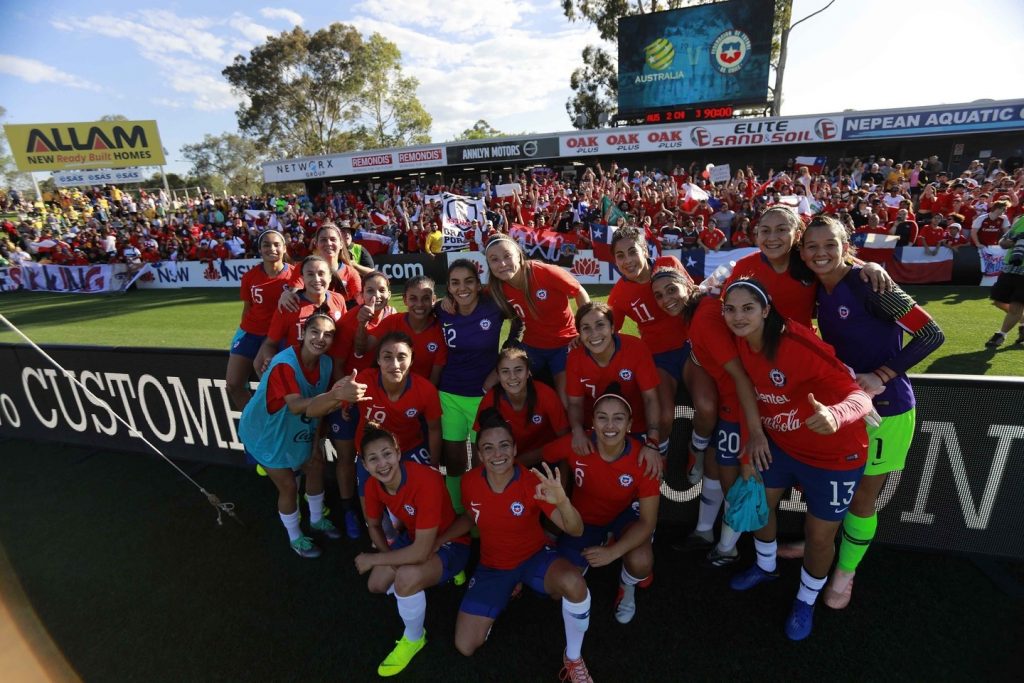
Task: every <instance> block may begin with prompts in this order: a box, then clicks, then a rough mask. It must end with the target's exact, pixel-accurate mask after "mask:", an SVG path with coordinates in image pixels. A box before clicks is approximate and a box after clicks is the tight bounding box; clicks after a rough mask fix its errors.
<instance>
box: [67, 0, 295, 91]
mask: <svg viewBox="0 0 1024 683" xmlns="http://www.w3.org/2000/svg"><path fill="white" fill-rule="evenodd" d="M52 25H53V26H54V27H55V28H57V29H59V30H62V31H70V32H78V33H82V34H86V35H90V36H96V35H99V36H103V37H104V38H112V39H115V40H123V41H127V42H129V43H131V44H133V45H134V46H135V48H136V50H137V51H138V54H139V56H141V57H142V58H143V59H146V60H148V61H150V62H152V63H153V64H154V66H155V68H156V70H157V71H158V74H159V76H158V79H157V80H158V82H159V83H161V84H162V85H163V87H164V88H165V89H166V90H167V91H168V94H170V95H172V96H170V97H167V96H163V95H161V96H157V97H156V98H152V99H150V102H152V103H154V104H157V105H159V106H167V107H175V108H177V107H183V106H188V107H192V108H194V109H198V110H200V111H218V110H224V109H234V108H235V107H237V105H238V102H239V98H238V97H236V96H235V95H234V94H233V93H232V92H231V86H230V85H229V84H228V82H227V81H226V80H225V79H224V77H223V76H222V75H221V70H222V69H223V68H224V66H226V65H227V64H230V63H231V61H232V59H233V57H234V55H235V54H238V53H240V52H246V51H248V50H249V49H251V47H252V46H253V45H254V44H255V43H257V42H262V41H263V40H264V39H265V38H266V36H267V35H269V34H273V33H275V31H274V30H273V29H269V28H267V27H265V26H261V25H260V24H258V23H256V22H254V21H252V20H251V19H250V18H248V17H246V16H245V15H243V14H239V13H236V14H234V15H232V16H231V17H229V18H226V19H225V18H218V19H211V18H208V17H185V16H180V15H177V14H175V13H173V12H169V11H167V10H140V11H137V12H131V13H126V14H124V15H121V16H113V15H92V16H88V17H84V18H80V17H64V18H62V19H60V20H57V21H54V22H52ZM236 31H237V32H238V33H240V34H241V37H240V36H238V35H237V34H236V33H235V32H236ZM175 94H179V95H180V96H174V95H175Z"/></svg>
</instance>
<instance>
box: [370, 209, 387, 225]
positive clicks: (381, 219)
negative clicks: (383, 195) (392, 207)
mask: <svg viewBox="0 0 1024 683" xmlns="http://www.w3.org/2000/svg"><path fill="white" fill-rule="evenodd" d="M370 222H371V223H373V224H374V225H376V226H377V227H378V228H379V227H382V226H385V225H387V224H388V223H390V222H391V219H390V218H388V217H387V216H386V215H385V214H383V213H381V212H380V211H371V212H370Z"/></svg>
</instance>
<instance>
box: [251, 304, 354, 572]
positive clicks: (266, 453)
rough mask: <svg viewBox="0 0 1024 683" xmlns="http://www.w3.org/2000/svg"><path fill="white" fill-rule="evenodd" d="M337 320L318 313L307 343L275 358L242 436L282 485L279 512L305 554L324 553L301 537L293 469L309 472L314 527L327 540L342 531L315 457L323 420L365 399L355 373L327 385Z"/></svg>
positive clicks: (307, 329) (308, 324)
mask: <svg viewBox="0 0 1024 683" xmlns="http://www.w3.org/2000/svg"><path fill="white" fill-rule="evenodd" d="M334 332H335V324H334V320H332V319H331V317H330V316H329V315H325V314H323V313H314V314H313V315H311V316H309V317H308V318H307V319H306V321H305V323H304V325H303V330H302V342H301V343H300V344H298V345H296V346H289V347H287V348H286V349H285V350H284V351H281V352H280V353H278V354H277V355H276V356H274V357H273V358H272V359H271V360H270V363H269V365H268V366H267V371H266V372H264V373H263V377H262V378H261V379H260V385H259V387H258V388H257V389H256V394H255V395H254V396H253V397H252V400H250V401H249V403H248V404H246V406H245V410H243V411H242V417H241V419H240V420H239V423H238V435H239V436H240V437H241V439H242V443H244V444H245V449H246V451H248V453H249V454H250V455H251V456H252V457H253V459H254V460H256V462H258V463H259V464H260V465H262V466H263V467H264V468H265V469H266V471H267V475H268V476H269V477H270V480H271V481H273V482H274V486H276V487H277V510H278V513H279V514H280V515H281V522H282V523H283V524H284V528H285V529H287V531H288V540H289V541H290V542H291V547H292V550H294V551H295V552H296V553H298V554H299V556H300V557H319V556H320V549H319V548H318V547H317V546H315V545H314V544H313V541H312V540H311V539H310V538H309V537H307V536H303V535H302V530H301V529H300V527H299V524H300V522H301V520H302V518H301V516H300V514H299V509H298V500H297V496H298V487H297V485H296V483H295V474H294V470H295V469H297V468H300V467H301V468H302V471H303V473H305V475H306V500H307V501H308V502H309V523H310V524H309V526H310V529H312V530H313V531H316V532H319V533H322V534H323V535H324V536H326V537H328V538H339V537H340V534H339V532H338V530H337V529H335V528H334V525H333V524H331V522H330V520H328V519H327V518H326V517H324V516H323V510H324V462H323V458H322V457H311V454H312V452H313V439H314V438H315V437H316V430H317V426H318V423H319V421H320V418H321V417H322V416H324V415H326V414H327V413H329V412H331V411H332V410H334V409H336V408H337V407H338V406H339V405H341V403H342V402H343V401H349V402H358V401H360V400H362V397H363V392H364V391H365V389H366V387H365V386H363V385H361V384H357V383H356V381H355V373H352V375H351V376H349V377H344V378H342V379H341V380H339V381H338V382H337V383H336V384H335V385H334V386H333V387H331V388H330V389H328V384H329V382H330V379H331V359H330V357H329V356H328V355H327V351H328V350H329V349H330V348H331V343H332V342H333V341H334Z"/></svg>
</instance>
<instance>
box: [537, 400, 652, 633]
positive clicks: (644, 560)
mask: <svg viewBox="0 0 1024 683" xmlns="http://www.w3.org/2000/svg"><path fill="white" fill-rule="evenodd" d="M632 421H633V409H632V408H630V406H629V403H628V402H627V401H626V399H625V398H624V397H623V396H621V395H620V394H619V387H618V385H617V384H613V385H611V386H609V387H608V388H607V389H606V390H605V392H604V394H602V395H601V396H599V397H598V398H597V400H596V401H594V428H593V429H592V430H590V432H589V433H588V434H587V438H588V439H589V440H590V442H591V444H592V446H593V449H594V450H593V452H592V453H589V454H587V455H577V454H576V453H575V452H573V447H572V439H573V437H572V434H567V435H565V436H563V437H562V438H560V439H558V440H557V441H555V442H554V443H552V444H550V445H549V446H547V447H545V448H544V460H545V461H546V462H555V461H559V460H563V459H567V460H568V461H569V469H571V470H572V472H573V479H574V481H575V486H573V489H572V504H573V505H574V506H575V507H576V509H577V510H579V512H580V517H582V519H583V534H582V535H581V536H568V535H563V536H562V537H561V538H560V539H559V540H558V552H559V554H560V555H562V557H565V558H566V559H568V560H569V561H570V562H572V563H573V564H575V565H576V566H577V567H579V568H580V569H581V570H582V571H583V572H586V571H587V569H588V568H590V567H603V566H605V565H608V564H611V563H612V562H614V561H615V560H617V559H619V558H621V559H622V570H621V572H620V575H619V576H620V578H619V595H618V598H617V599H616V601H615V619H616V621H618V622H619V623H620V624H628V623H629V622H630V621H632V620H633V617H634V616H635V615H636V598H635V593H636V586H637V584H640V583H642V582H644V581H646V579H647V578H648V577H650V576H651V571H652V570H653V568H654V550H653V549H652V548H651V536H652V535H653V534H654V527H655V525H656V524H657V523H658V502H659V501H660V499H661V492H660V484H659V481H658V478H657V476H656V475H647V474H646V473H645V471H644V465H643V463H641V462H640V461H639V460H638V459H637V457H636V456H637V454H638V453H639V452H640V451H641V449H643V447H644V442H643V441H642V440H641V439H638V438H637V437H635V436H630V435H629V428H630V425H631V424H632ZM609 537H610V538H611V540H608V539H609Z"/></svg>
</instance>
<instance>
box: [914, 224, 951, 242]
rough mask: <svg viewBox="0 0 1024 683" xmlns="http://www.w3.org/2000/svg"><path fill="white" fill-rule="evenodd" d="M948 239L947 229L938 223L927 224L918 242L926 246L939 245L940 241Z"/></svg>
mask: <svg viewBox="0 0 1024 683" xmlns="http://www.w3.org/2000/svg"><path fill="white" fill-rule="evenodd" d="M944 239H946V229H945V228H940V227H939V226H937V225H930V224H929V225H926V226H924V227H923V228H921V233H920V237H919V238H918V240H917V241H918V243H919V244H921V245H922V246H926V247H937V246H939V242H941V241H942V240H944Z"/></svg>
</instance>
